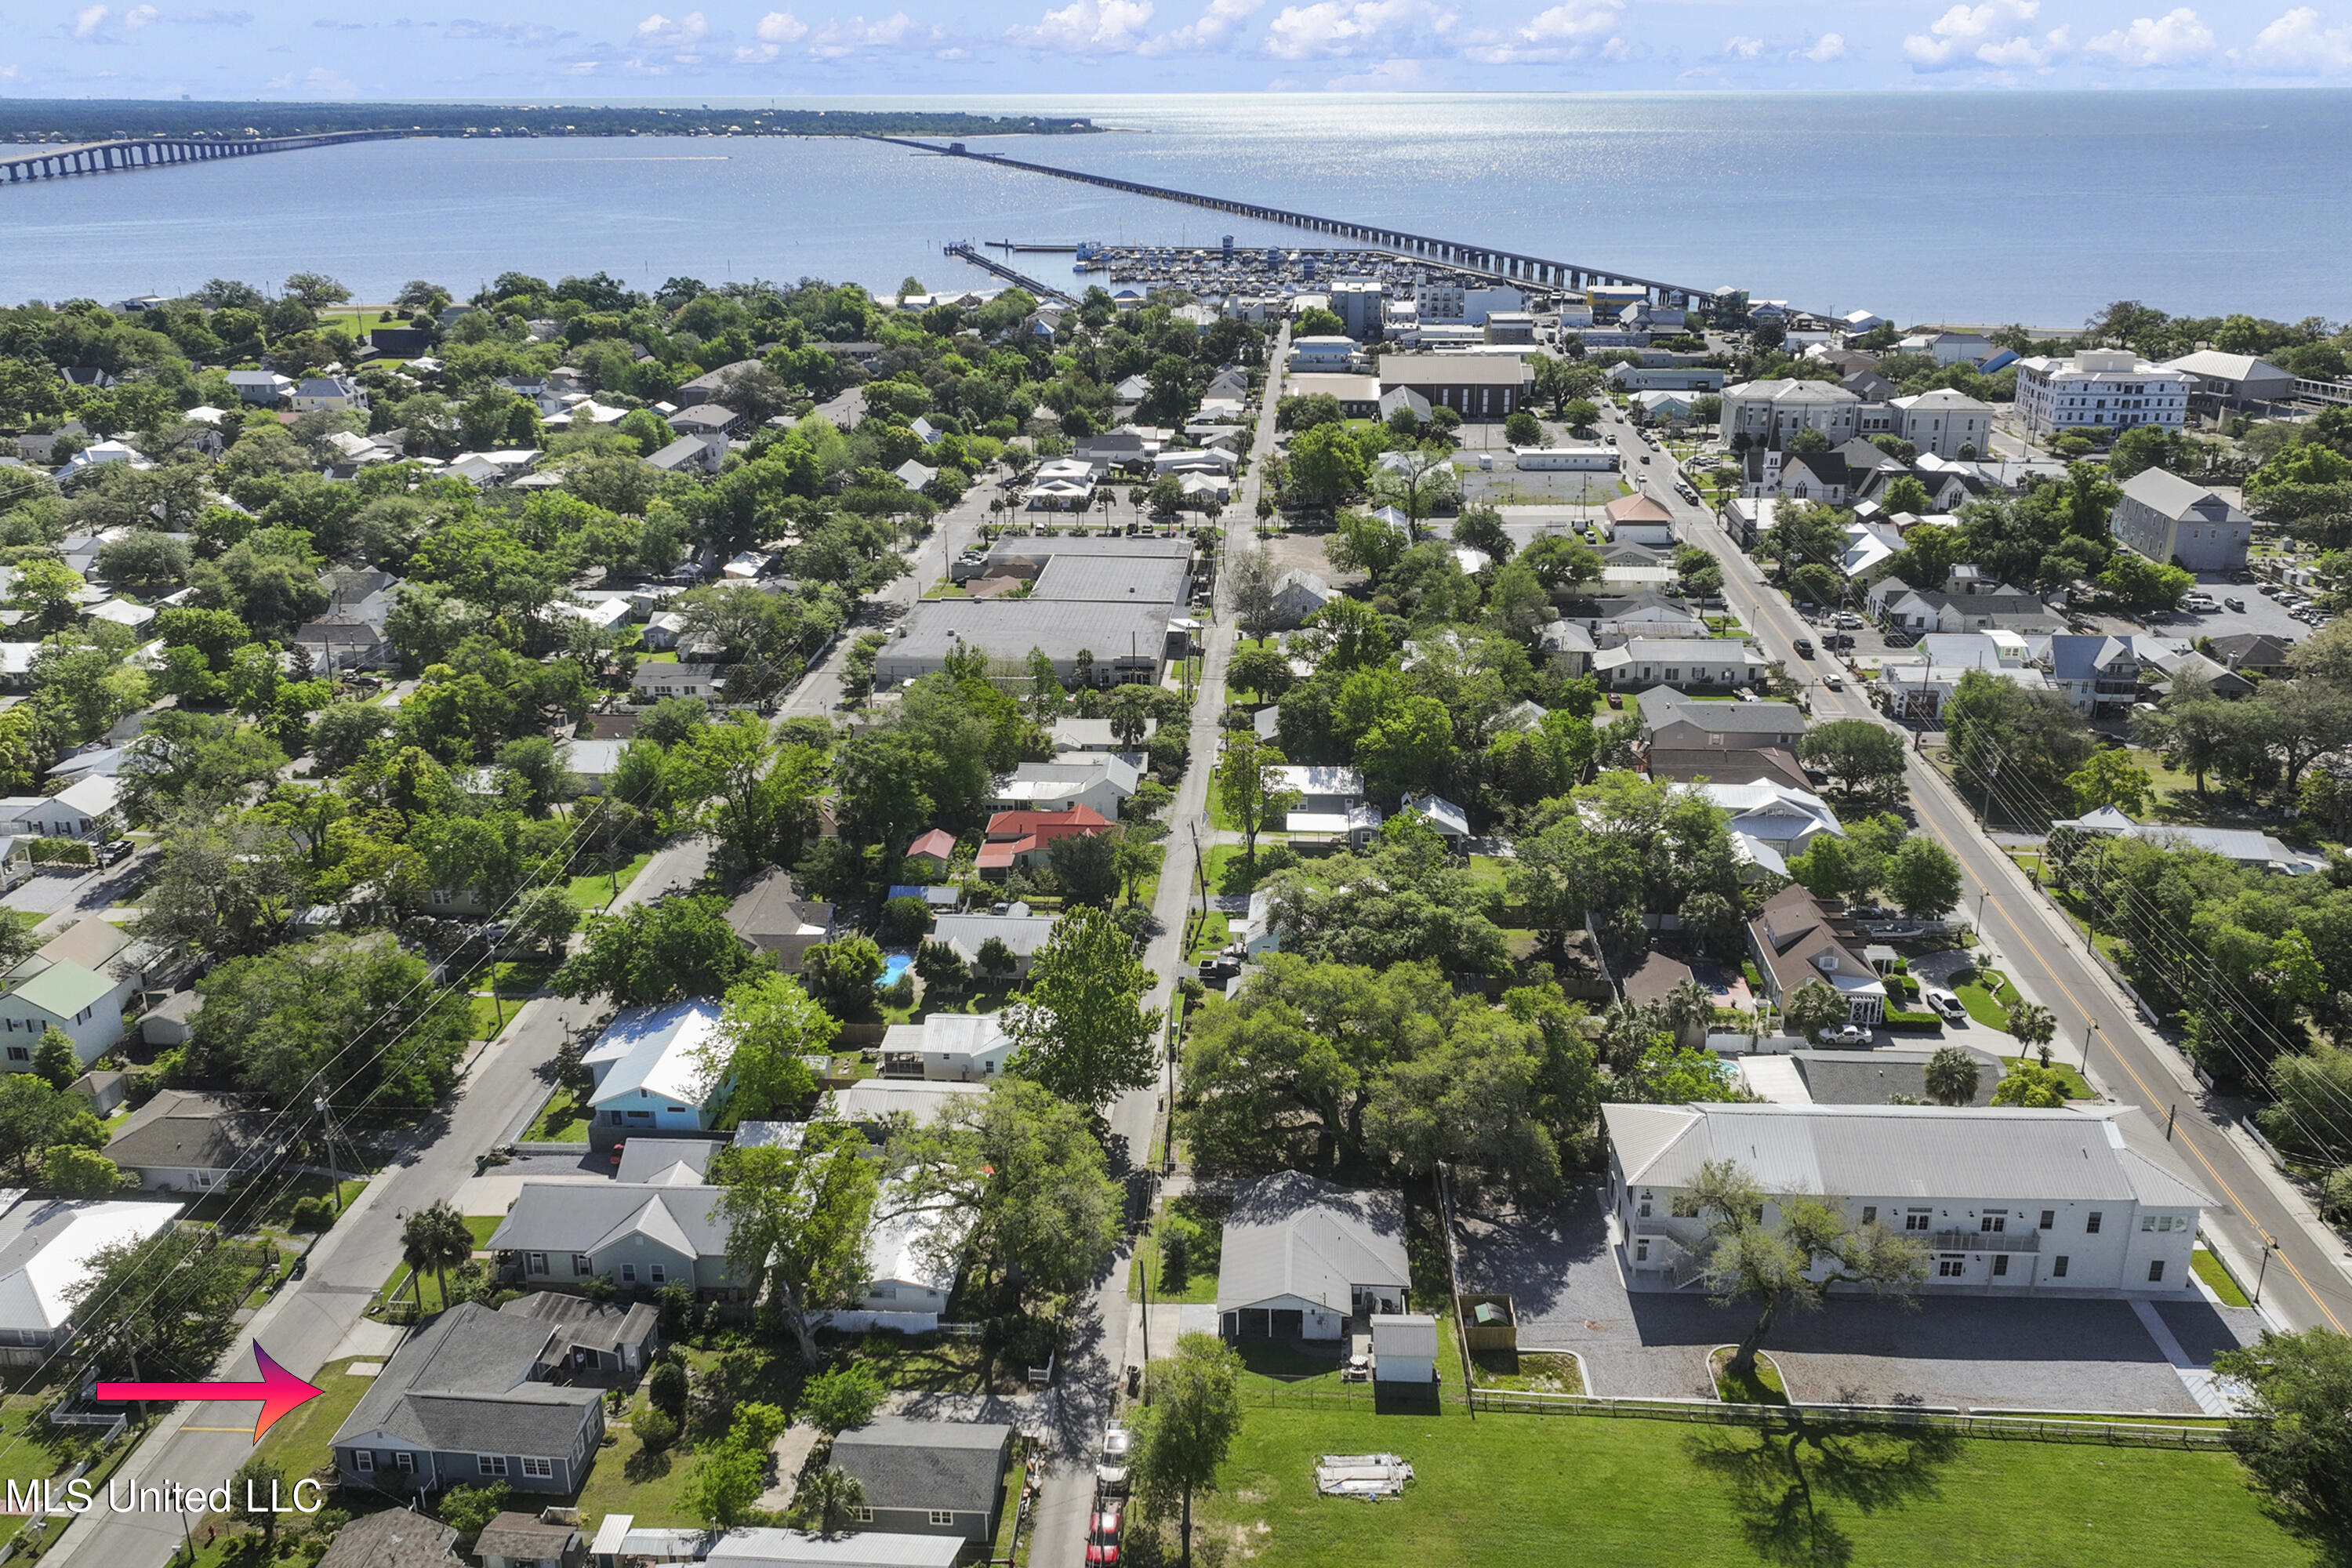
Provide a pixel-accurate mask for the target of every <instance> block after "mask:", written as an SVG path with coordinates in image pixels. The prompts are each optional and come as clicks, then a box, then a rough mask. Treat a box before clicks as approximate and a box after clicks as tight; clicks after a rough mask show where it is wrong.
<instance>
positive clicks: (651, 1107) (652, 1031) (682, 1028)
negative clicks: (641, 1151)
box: [580, 999, 724, 1149]
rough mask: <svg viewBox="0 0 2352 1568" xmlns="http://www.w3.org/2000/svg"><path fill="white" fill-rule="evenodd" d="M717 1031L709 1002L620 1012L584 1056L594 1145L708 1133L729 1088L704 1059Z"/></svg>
mask: <svg viewBox="0 0 2352 1568" xmlns="http://www.w3.org/2000/svg"><path fill="white" fill-rule="evenodd" d="M718 1027H719V1004H718V1003H716V1002H712V1001H709V1000H707V999H698V1000H693V1001H687V1002H670V1003H665V1004H663V1005H658V1006H646V1007H628V1008H625V1009H623V1010H622V1012H621V1014H620V1015H619V1016H617V1017H615V1018H614V1020H613V1021H612V1023H611V1024H609V1025H607V1026H605V1029H604V1033H603V1034H602V1035H600V1036H598V1037H597V1038H596V1043H595V1044H594V1045H593V1046H592V1047H589V1048H588V1050H587V1052H586V1053H585V1054H584V1055H583V1057H582V1058H580V1059H581V1061H582V1063H583V1065H584V1066H585V1067H586V1068H588V1070H589V1073H590V1075H591V1076H592V1077H593V1080H594V1084H593V1088H592V1089H590V1090H589V1094H588V1104H589V1121H590V1129H589V1142H591V1143H593V1145H594V1146H595V1147H597V1148H600V1149H609V1148H611V1147H612V1146H613V1145H614V1143H616V1142H620V1141H621V1140H622V1139H624V1138H627V1137H629V1136H631V1135H633V1134H637V1133H649V1132H670V1133H679V1132H706V1131H709V1129H710V1123H711V1114H712V1111H713V1110H714V1109H715V1108H716V1106H717V1104H718V1103H719V1097H720V1092H721V1090H722V1089H723V1087H724V1086H722V1085H719V1084H716V1083H713V1082H711V1081H710V1077H709V1072H708V1071H707V1070H706V1069H705V1068H704V1067H703V1065H702V1063H701V1061H700V1059H699V1058H700V1055H701V1052H702V1050H703V1047H705V1045H706V1044H708V1043H709V1040H710V1038H711V1037H712V1035H713V1034H714V1033H716V1031H717V1030H718Z"/></svg>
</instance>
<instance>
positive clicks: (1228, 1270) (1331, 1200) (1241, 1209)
mask: <svg viewBox="0 0 2352 1568" xmlns="http://www.w3.org/2000/svg"><path fill="white" fill-rule="evenodd" d="M1411 1283H1412V1273H1411V1271H1410V1269H1409V1268H1408V1267H1407V1264H1406V1260H1405V1246H1404V1204H1403V1202H1402V1199H1401V1198H1400V1197H1399V1196H1398V1195H1397V1194H1395V1193H1393V1192H1388V1191H1382V1190H1376V1189H1356V1188H1348V1187H1341V1186H1337V1185H1335V1184H1332V1183H1329V1182H1326V1181H1323V1180H1321V1179H1320V1178H1318V1177H1315V1176H1310V1175H1307V1173H1304V1172H1301V1171H1278V1172H1276V1173H1275V1174H1273V1175H1270V1176H1261V1177H1260V1178H1258V1179H1257V1180H1256V1181H1255V1182H1252V1183H1251V1184H1249V1185H1247V1186H1245V1187H1244V1188H1242V1190H1241V1191H1240V1192H1239V1193H1238V1194H1235V1195H1234V1206H1233V1211H1232V1213H1231V1214H1229V1215H1227V1216H1226V1218H1225V1231H1224V1238H1223V1245H1222V1248H1221V1250H1220V1251H1219V1253H1218V1256H1217V1325H1218V1332H1219V1333H1220V1334H1222V1335H1223V1337H1224V1338H1226V1339H1229V1340H1232V1339H1267V1338H1273V1339H1308V1340H1336V1339H1338V1338H1339V1337H1340V1334H1341V1332H1342V1331H1343V1330H1344V1329H1345V1328H1346V1326H1347V1324H1348V1322H1349V1321H1350V1320H1352V1319H1360V1318H1367V1317H1370V1316H1371V1315H1373V1314H1374V1313H1378V1312H1401V1311H1402V1310H1404V1305H1405V1297H1406V1292H1407V1288H1408V1287H1409V1286H1410V1284H1411Z"/></svg>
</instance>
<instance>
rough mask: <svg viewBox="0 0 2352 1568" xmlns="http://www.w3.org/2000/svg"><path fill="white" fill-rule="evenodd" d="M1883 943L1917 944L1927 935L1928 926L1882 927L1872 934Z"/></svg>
mask: <svg viewBox="0 0 2352 1568" xmlns="http://www.w3.org/2000/svg"><path fill="white" fill-rule="evenodd" d="M1871 934H1873V935H1874V936H1875V937H1877V938H1878V940H1879V941H1881V942H1916V941H1917V940H1918V939H1919V938H1921V937H1923V936H1926V935H1927V927H1926V926H1880V927H1879V928H1878V930H1877V931H1874V932H1872V933H1871Z"/></svg>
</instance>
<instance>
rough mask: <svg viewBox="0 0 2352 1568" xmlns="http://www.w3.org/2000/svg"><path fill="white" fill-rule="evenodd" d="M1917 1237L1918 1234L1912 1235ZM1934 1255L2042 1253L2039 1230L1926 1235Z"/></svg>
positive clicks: (1965, 1231) (1945, 1232) (1966, 1231)
mask: <svg viewBox="0 0 2352 1568" xmlns="http://www.w3.org/2000/svg"><path fill="white" fill-rule="evenodd" d="M1913 1234H1914V1235H1916V1234H1917V1233H1916V1231H1915V1232H1913ZM1927 1248H1928V1250H1929V1251H1931V1252H2039V1251H2041V1250H2042V1233H2041V1232H2040V1231H2038V1230H1937V1231H1930V1232H1928V1234H1927Z"/></svg>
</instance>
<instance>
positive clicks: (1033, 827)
mask: <svg viewBox="0 0 2352 1568" xmlns="http://www.w3.org/2000/svg"><path fill="white" fill-rule="evenodd" d="M1110 826H1111V823H1110V819H1109V818H1108V817H1107V816H1103V814H1102V813H1101V812H1098V811H1097V810H1096V809H1095V808H1094V807H1093V806H1090V805H1071V806H1070V807H1069V808H1067V809H1066V810H1063V811H1000V812H998V813H997V814H996V815H995V816H992V817H990V818H989V819H988V834H987V838H986V841H985V842H984V843H982V845H981V847H980V858H979V860H978V862H977V868H978V869H979V871H980V874H981V875H982V876H983V877H987V878H990V879H1001V878H1003V877H1004V876H1005V875H1006V874H1007V873H1009V872H1010V871H1011V870H1012V869H1013V867H1015V866H1034V865H1037V864H1038V863H1039V862H1041V861H1043V860H1044V859H1045V857H1046V856H1047V855H1048V854H1049V853H1051V851H1052V849H1053V845H1054V840H1055V839H1056V838H1063V837H1069V836H1070V835H1072V834H1095V833H1102V832H1105V831H1108V829H1109V827H1110Z"/></svg>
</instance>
